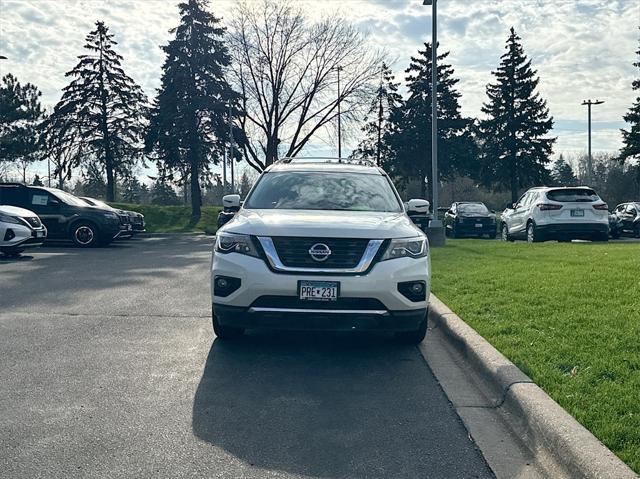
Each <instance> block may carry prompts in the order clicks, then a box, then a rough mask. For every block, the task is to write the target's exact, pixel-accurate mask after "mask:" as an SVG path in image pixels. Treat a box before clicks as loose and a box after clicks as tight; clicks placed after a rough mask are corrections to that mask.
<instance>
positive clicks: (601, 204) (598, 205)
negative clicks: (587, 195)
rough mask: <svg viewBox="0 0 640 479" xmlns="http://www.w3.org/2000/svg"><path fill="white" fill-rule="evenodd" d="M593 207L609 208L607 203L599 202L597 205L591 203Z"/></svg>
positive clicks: (599, 208) (598, 208) (597, 208)
mask: <svg viewBox="0 0 640 479" xmlns="http://www.w3.org/2000/svg"><path fill="white" fill-rule="evenodd" d="M593 207H594V209H596V210H608V209H609V205H608V204H606V203H600V204H597V205H593Z"/></svg>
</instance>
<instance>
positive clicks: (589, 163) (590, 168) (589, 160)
mask: <svg viewBox="0 0 640 479" xmlns="http://www.w3.org/2000/svg"><path fill="white" fill-rule="evenodd" d="M603 103H604V101H602V100H596V101H591V99H589V100H584V101H583V102H582V104H583V105H586V106H587V118H588V123H589V140H588V141H589V150H588V152H589V154H588V157H587V170H588V171H587V176H588V179H589V183H592V182H593V159H592V157H591V105H602V104H603Z"/></svg>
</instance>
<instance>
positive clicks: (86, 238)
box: [71, 222, 99, 248]
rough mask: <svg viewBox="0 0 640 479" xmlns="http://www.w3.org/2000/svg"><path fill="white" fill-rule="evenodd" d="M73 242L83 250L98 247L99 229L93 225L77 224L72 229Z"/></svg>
mask: <svg viewBox="0 0 640 479" xmlns="http://www.w3.org/2000/svg"><path fill="white" fill-rule="evenodd" d="M71 240H72V241H73V242H74V243H75V244H76V245H77V246H80V247H81V248H90V247H92V246H97V245H98V243H99V240H98V228H96V226H95V225H93V224H92V223H86V222H82V223H76V224H75V225H73V226H72V227H71Z"/></svg>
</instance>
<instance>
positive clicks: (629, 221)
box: [611, 201, 640, 238]
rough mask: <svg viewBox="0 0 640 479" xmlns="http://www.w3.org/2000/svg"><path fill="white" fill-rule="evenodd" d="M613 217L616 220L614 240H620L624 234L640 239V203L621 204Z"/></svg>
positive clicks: (612, 235)
mask: <svg viewBox="0 0 640 479" xmlns="http://www.w3.org/2000/svg"><path fill="white" fill-rule="evenodd" d="M611 216H613V217H614V218H615V220H614V228H612V230H611V237H612V238H619V237H620V236H621V235H623V234H629V235H631V236H634V237H635V238H640V201H634V202H631V203H622V204H619V205H618V206H616V207H615V209H614V210H613V214H612V215H611Z"/></svg>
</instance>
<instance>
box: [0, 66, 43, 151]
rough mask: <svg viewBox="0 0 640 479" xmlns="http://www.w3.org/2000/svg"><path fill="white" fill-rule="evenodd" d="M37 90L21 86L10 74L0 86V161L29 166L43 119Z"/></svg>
mask: <svg viewBox="0 0 640 479" xmlns="http://www.w3.org/2000/svg"><path fill="white" fill-rule="evenodd" d="M40 95H41V93H40V90H38V88H37V87H35V86H34V85H32V84H31V83H27V84H25V85H21V84H20V82H19V81H18V80H17V79H16V77H14V76H13V75H12V74H10V73H9V74H8V75H5V76H4V77H2V83H1V84H0V162H2V161H6V162H16V161H18V160H20V161H21V162H23V163H30V162H31V161H34V160H36V159H37V153H38V151H39V149H40V142H39V133H38V130H39V126H40V123H41V121H42V119H43V117H44V112H43V110H42V106H41V105H40Z"/></svg>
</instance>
